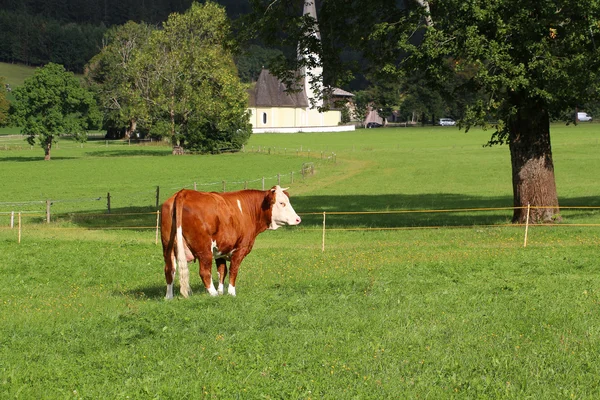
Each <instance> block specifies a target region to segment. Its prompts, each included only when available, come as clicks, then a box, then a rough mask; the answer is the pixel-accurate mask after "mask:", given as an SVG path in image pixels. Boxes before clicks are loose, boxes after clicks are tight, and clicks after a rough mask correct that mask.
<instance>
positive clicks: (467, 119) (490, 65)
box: [251, 0, 600, 221]
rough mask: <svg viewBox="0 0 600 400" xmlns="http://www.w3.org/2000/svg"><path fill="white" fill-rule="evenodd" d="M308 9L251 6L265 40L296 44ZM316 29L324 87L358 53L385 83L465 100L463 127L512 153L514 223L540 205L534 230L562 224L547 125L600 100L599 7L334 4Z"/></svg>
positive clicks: (488, 0) (594, 3) (488, 1)
mask: <svg viewBox="0 0 600 400" xmlns="http://www.w3.org/2000/svg"><path fill="white" fill-rule="evenodd" d="M302 2H303V1H302V0H300V1H298V2H297V3H296V2H294V1H290V2H271V1H267V0H252V3H253V6H254V10H255V13H254V14H253V15H252V16H251V19H252V20H253V21H254V22H255V25H254V28H255V29H256V31H257V32H259V33H260V34H262V37H263V39H264V40H267V41H268V40H269V38H271V40H272V41H276V40H278V39H279V38H280V37H282V38H283V39H284V40H286V41H287V42H290V41H293V40H296V42H299V41H300V40H301V38H302V36H305V35H306V33H308V32H310V29H308V28H306V26H305V25H303V23H306V18H302V17H299V14H298V12H299V9H300V7H301V3H302ZM311 29H314V26H313V27H312V28H311ZM319 29H320V32H321V35H322V41H321V43H319V44H318V45H311V43H310V42H306V41H305V42H303V44H304V45H305V46H312V47H310V51H312V52H315V53H316V54H318V57H317V59H319V60H321V61H322V63H323V65H324V69H325V70H326V71H329V72H328V74H325V75H324V79H325V81H326V83H329V84H333V85H335V84H336V83H337V82H338V81H339V80H340V78H347V77H348V76H349V72H352V66H351V65H348V64H344V63H343V62H342V61H343V60H342V59H341V57H340V54H341V53H342V51H343V50H344V49H347V48H352V49H355V50H356V51H359V52H360V53H361V54H362V56H363V57H364V59H365V61H366V63H365V64H364V65H363V66H362V70H363V71H366V72H367V73H369V74H372V75H374V76H377V77H378V79H398V80H402V79H404V80H410V79H411V77H415V76H417V77H420V78H419V79H422V81H423V82H425V83H426V85H427V87H428V89H433V90H435V91H436V92H438V93H441V94H442V97H444V98H454V99H459V98H460V97H461V96H464V94H465V93H468V94H469V96H470V97H467V99H469V100H472V103H471V104H466V103H462V104H461V107H464V118H463V120H462V121H461V124H462V126H464V127H466V128H468V127H470V126H474V125H483V126H487V125H488V124H489V121H490V120H492V121H494V122H495V130H494V131H495V133H494V134H493V135H492V137H491V139H490V143H491V144H500V143H508V145H509V148H510V152H511V164H512V171H513V177H512V178H513V179H512V181H513V194H514V205H515V207H516V208H515V214H514V217H513V219H514V220H515V221H522V220H524V219H525V216H526V214H525V212H524V211H523V210H524V209H526V208H527V204H531V205H534V206H538V207H537V208H535V209H534V211H533V212H532V217H533V218H532V219H533V221H549V220H553V219H554V218H555V216H556V215H557V214H558V212H559V209H558V197H557V194H556V187H555V179H554V165H553V161H552V150H551V145H550V125H549V122H550V119H551V118H563V117H564V116H565V115H569V114H570V113H568V112H567V111H568V110H573V109H574V108H575V107H577V106H579V105H582V104H584V103H586V102H594V101H596V102H597V101H598V99H599V98H600V79H598V78H599V77H598V74H599V72H600V51H599V49H598V47H597V46H598V45H599V44H600V1H599V0H559V1H545V0H544V1H539V0H516V1H513V0H474V1H468V2H464V1H461V0H444V1H438V0H433V1H429V2H428V1H425V0H418V1H414V2H413V1H403V2H395V1H387V0H373V1H370V2H369V4H368V6H366V5H365V3H364V2H362V1H359V0H350V1H347V0H329V1H324V2H322V7H321V9H320V15H319ZM275 33H277V34H275ZM300 62H301V60H300ZM296 63H297V61H296ZM290 65H292V63H291V64H290ZM457 74H458V75H461V74H462V78H461V79H456V76H457ZM379 77H381V78H379ZM456 102H457V104H458V101H456Z"/></svg>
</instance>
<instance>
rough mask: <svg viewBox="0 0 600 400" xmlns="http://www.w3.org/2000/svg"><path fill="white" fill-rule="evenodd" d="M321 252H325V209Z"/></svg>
mask: <svg viewBox="0 0 600 400" xmlns="http://www.w3.org/2000/svg"><path fill="white" fill-rule="evenodd" d="M321 252H325V211H323V240H322V244H321Z"/></svg>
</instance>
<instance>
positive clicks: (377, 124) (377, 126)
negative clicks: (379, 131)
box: [367, 122, 383, 128]
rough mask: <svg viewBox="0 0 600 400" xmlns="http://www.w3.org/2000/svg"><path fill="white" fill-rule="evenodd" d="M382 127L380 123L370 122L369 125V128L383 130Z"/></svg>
mask: <svg viewBox="0 0 600 400" xmlns="http://www.w3.org/2000/svg"><path fill="white" fill-rule="evenodd" d="M382 126H383V125H381V124H380V123H379V122H369V123H368V124H367V128H381V127H382Z"/></svg>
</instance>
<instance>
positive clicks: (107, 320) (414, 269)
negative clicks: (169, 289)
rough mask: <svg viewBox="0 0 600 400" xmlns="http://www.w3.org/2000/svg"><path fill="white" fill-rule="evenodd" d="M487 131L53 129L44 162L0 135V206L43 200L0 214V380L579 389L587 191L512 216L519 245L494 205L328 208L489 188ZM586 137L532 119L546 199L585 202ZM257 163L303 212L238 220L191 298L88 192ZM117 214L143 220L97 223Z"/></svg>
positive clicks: (587, 311)
mask: <svg viewBox="0 0 600 400" xmlns="http://www.w3.org/2000/svg"><path fill="white" fill-rule="evenodd" d="M488 135H489V133H488V132H481V131H473V132H470V133H468V134H465V133H463V132H460V131H458V130H456V129H453V128H441V127H436V128H414V129H413V128H410V129H373V130H360V131H357V132H355V133H350V134H348V133H346V134H294V135H274V134H273V135H255V136H253V137H252V138H251V141H250V143H249V145H248V146H247V147H246V152H245V153H239V154H227V155H222V156H183V157H174V156H170V155H169V154H170V151H169V149H168V148H166V147H161V146H157V145H146V146H137V145H136V146H134V145H132V146H128V145H126V144H121V145H118V144H115V143H111V144H109V145H108V146H106V144H104V145H103V144H102V142H97V143H93V142H90V143H86V144H84V146H83V148H82V147H81V146H79V145H77V144H74V143H71V142H68V141H64V142H63V141H61V142H60V143H59V146H58V148H57V149H55V150H54V151H53V154H52V156H53V160H52V161H50V162H44V161H42V158H43V153H42V151H41V149H37V148H34V149H33V150H30V149H29V148H28V147H26V148H25V147H24V148H22V149H20V150H19V149H17V148H14V147H13V148H12V149H9V150H2V143H1V142H0V164H1V165H2V181H1V182H2V191H1V192H0V204H2V206H1V207H2V209H0V211H3V212H7V211H10V208H11V207H10V205H8V203H10V202H13V203H19V206H24V205H25V204H24V202H28V201H39V202H44V203H45V200H46V199H52V200H54V201H55V202H54V203H53V205H52V210H53V222H52V223H51V224H49V225H48V224H44V223H42V222H41V220H42V219H43V218H42V217H37V218H38V219H35V218H32V217H29V218H28V219H26V222H25V224H24V226H23V231H22V242H21V243H20V244H19V243H17V233H16V230H15V229H12V230H11V229H9V228H8V215H7V214H2V215H0V246H1V249H2V250H1V251H0V268H1V272H2V274H1V276H2V283H3V284H2V287H1V288H0V343H1V345H0V398H25V399H29V398H52V399H53V398H56V399H63V398H84V399H92V398H178V399H179V398H218V399H223V398H226V399H230V398H231V399H238V398H241V399H247V398H248V399H254V398H267V399H269V398H270V399H273V398H285V399H288V398H301V399H309V398H310V399H321V398H324V399H355V398H356V399H364V398H369V399H382V398H394V399H397V398H435V399H437V398H515V399H522V398H578V399H594V398H598V396H599V395H600V389H598V388H599V387H600V382H599V381H600V378H599V377H600V367H599V364H598V362H597V360H598V357H599V356H600V354H599V353H600V350H599V349H600V337H599V335H600V277H599V275H598V268H597V265H598V262H597V259H598V251H599V250H598V249H599V245H600V227H598V226H593V225H592V226H576V225H575V224H596V223H598V222H599V221H598V220H599V216H600V215H599V214H598V212H597V210H595V209H565V210H563V217H564V222H563V224H562V225H564V226H552V227H547V226H545V227H544V226H533V227H530V229H529V241H528V245H527V247H525V248H524V247H523V238H524V228H523V227H513V226H507V224H506V223H507V222H508V221H509V220H510V217H511V212H510V210H500V211H498V210H496V211H489V212H487V211H486V212H483V211H481V212H474V211H473V212H467V211H463V212H453V213H447V212H428V213H418V214H411V213H407V214H403V213H399V214H343V215H339V214H335V212H367V211H369V212H383V211H390V210H391V211H415V210H428V211H433V210H448V209H466V208H481V207H487V208H497V207H509V206H510V205H511V204H512V191H511V184H510V159H509V154H508V150H507V148H505V147H497V148H483V147H482V145H483V144H484V143H485V142H486V140H487V138H488ZM599 136H600V129H599V128H597V127H596V126H595V125H579V126H569V127H565V126H560V125H556V126H553V152H554V161H555V167H556V180H557V186H558V191H559V196H560V202H561V205H562V206H600V204H598V203H599V201H598V192H599V191H600V183H598V180H597V179H596V176H598V173H599V172H600V159H599V158H598V157H597V153H598V150H600V145H599V143H598V139H599ZM259 146H260V147H261V152H260V153H259V152H258V151H257V150H258V147H259ZM300 149H302V150H300ZM309 149H310V155H309V153H308V150H309ZM269 153H270V154H269ZM332 153H335V155H334V154H332ZM305 163H313V164H314V167H315V170H316V173H315V175H313V176H308V177H306V178H304V179H302V178H301V176H300V172H299V171H300V170H301V169H302V165H303V164H305ZM291 171H295V181H294V183H293V184H289V182H286V180H289V179H290V178H291V176H290V173H291ZM278 173H279V174H281V176H282V177H281V180H282V185H283V186H288V185H289V186H291V187H290V193H291V195H292V203H293V204H294V207H295V208H296V210H297V211H298V212H299V213H301V214H302V215H303V223H302V224H301V225H300V226H298V227H294V228H292V227H290V228H283V229H280V230H277V231H276V232H266V233H264V234H262V235H260V236H259V237H258V239H257V242H256V245H255V249H254V251H253V252H252V253H251V254H250V255H249V256H248V257H247V258H246V260H245V261H244V263H243V264H242V267H241V270H240V275H239V277H238V285H237V291H238V296H237V297H236V298H231V297H228V296H223V297H218V298H211V297H210V296H208V295H206V294H204V293H203V288H202V287H201V283H200V279H199V278H198V277H197V276H195V277H194V278H193V279H192V288H193V290H194V295H193V296H192V297H190V298H189V299H182V298H180V297H179V296H178V297H177V298H176V299H174V300H173V301H170V302H166V301H164V300H163V296H164V294H165V284H164V278H163V273H162V266H163V262H162V254H161V249H160V246H157V245H155V243H154V240H155V237H154V235H155V234H154V231H153V230H152V229H151V228H150V227H151V226H152V225H153V224H154V223H155V218H156V217H155V215H154V216H153V215H149V217H144V216H139V217H134V218H135V219H136V220H131V219H127V218H129V217H127V216H124V217H118V216H117V217H100V215H105V214H106V209H105V201H106V199H105V198H103V199H100V200H93V199H94V198H96V197H102V196H106V192H108V191H110V192H111V193H114V209H113V214H119V213H133V212H136V213H137V212H140V213H151V212H154V211H155V204H154V202H155V195H156V186H159V187H160V188H161V189H160V200H161V201H162V200H164V199H165V198H166V197H167V196H169V195H170V194H172V193H173V192H175V191H176V190H178V189H179V188H181V187H184V186H187V187H190V186H191V185H193V183H194V182H196V183H197V185H198V188H199V189H205V188H206V189H207V190H221V185H222V181H223V180H225V181H226V182H230V183H229V184H228V189H238V188H241V186H242V185H243V183H242V182H245V181H249V182H250V184H249V185H250V186H251V187H258V186H260V185H261V184H262V177H266V184H267V185H268V186H270V185H273V184H275V183H276V179H277V178H276V176H277V174H278ZM286 174H287V175H286ZM233 182H236V183H235V184H233ZM236 185H237V186H238V187H234V186H236ZM40 204H41V203H40ZM28 207H29V209H30V211H37V210H38V209H39V210H42V211H43V210H44V209H45V204H43V205H35V206H34V205H29V206H28ZM36 207H37V208H36ZM13 208H14V207H13ZM17 211H18V210H17ZM324 211H325V212H328V213H331V214H330V215H327V226H328V228H330V229H328V230H327V231H326V248H325V251H324V252H322V251H321V244H322V231H321V224H322V215H321V214H322V212H324ZM89 213H92V214H95V215H96V217H89V216H88V214H89ZM109 218H114V220H113V219H109ZM113 221H118V222H113ZM119 221H120V222H119ZM118 223H123V224H125V225H128V224H134V223H135V224H139V225H143V226H146V225H147V226H148V227H149V228H148V229H141V228H139V229H125V230H119V229H97V228H103V227H104V228H106V227H109V228H114V226H115V225H118ZM489 225H495V226H489ZM432 227H434V228H432ZM369 228H377V229H369ZM380 228H394V229H380ZM396 228H398V229H396ZM426 228H428V229H426ZM355 229H357V230H355ZM195 266H196V264H193V265H192V266H191V268H192V270H193V269H194V267H195ZM176 288H177V285H176Z"/></svg>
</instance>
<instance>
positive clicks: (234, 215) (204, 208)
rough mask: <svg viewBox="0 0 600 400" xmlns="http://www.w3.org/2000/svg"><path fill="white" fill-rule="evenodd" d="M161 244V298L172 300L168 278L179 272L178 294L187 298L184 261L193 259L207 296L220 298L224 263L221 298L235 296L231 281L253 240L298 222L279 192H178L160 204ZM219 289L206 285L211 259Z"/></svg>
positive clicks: (276, 189) (276, 188) (274, 189)
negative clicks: (226, 282) (163, 284)
mask: <svg viewBox="0 0 600 400" xmlns="http://www.w3.org/2000/svg"><path fill="white" fill-rule="evenodd" d="M161 215H162V220H161V239H162V245H163V255H164V258H165V278H166V281H167V295H166V298H167V299H171V298H173V279H174V277H175V270H176V266H177V267H179V284H180V292H181V294H182V295H183V296H184V297H188V296H189V295H190V294H191V289H190V281H189V270H188V265H187V263H188V261H193V260H195V259H198V260H199V262H200V277H201V278H202V282H203V283H204V287H205V288H206V290H208V292H209V293H210V294H211V295H212V296H216V295H217V294H223V282H224V280H225V275H226V274H227V266H226V261H229V262H230V263H229V287H228V288H227V293H229V294H230V295H232V296H235V279H236V277H237V273H238V269H239V267H240V264H241V262H242V260H243V259H244V257H246V255H247V254H248V253H250V251H251V250H252V246H253V245H254V241H255V239H256V236H257V235H258V234H259V233H261V232H264V231H265V230H267V229H271V230H275V229H277V228H279V227H280V226H283V225H298V224H299V223H300V221H301V220H300V217H299V216H298V214H296V212H295V211H294V208H293V207H292V205H291V204H290V199H289V197H288V194H287V192H286V191H285V189H282V188H281V187H279V186H273V187H272V188H271V189H270V190H240V191H237V192H227V193H216V192H210V193H208V192H197V191H194V190H185V189H184V190H181V191H179V192H177V193H175V194H174V195H173V196H172V197H171V198H169V199H168V200H167V201H166V202H165V203H164V204H163V205H162V212H161ZM213 258H214V259H215V263H216V265H217V272H218V275H219V287H218V290H215V286H214V284H213V281H212V274H211V270H212V259H213Z"/></svg>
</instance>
